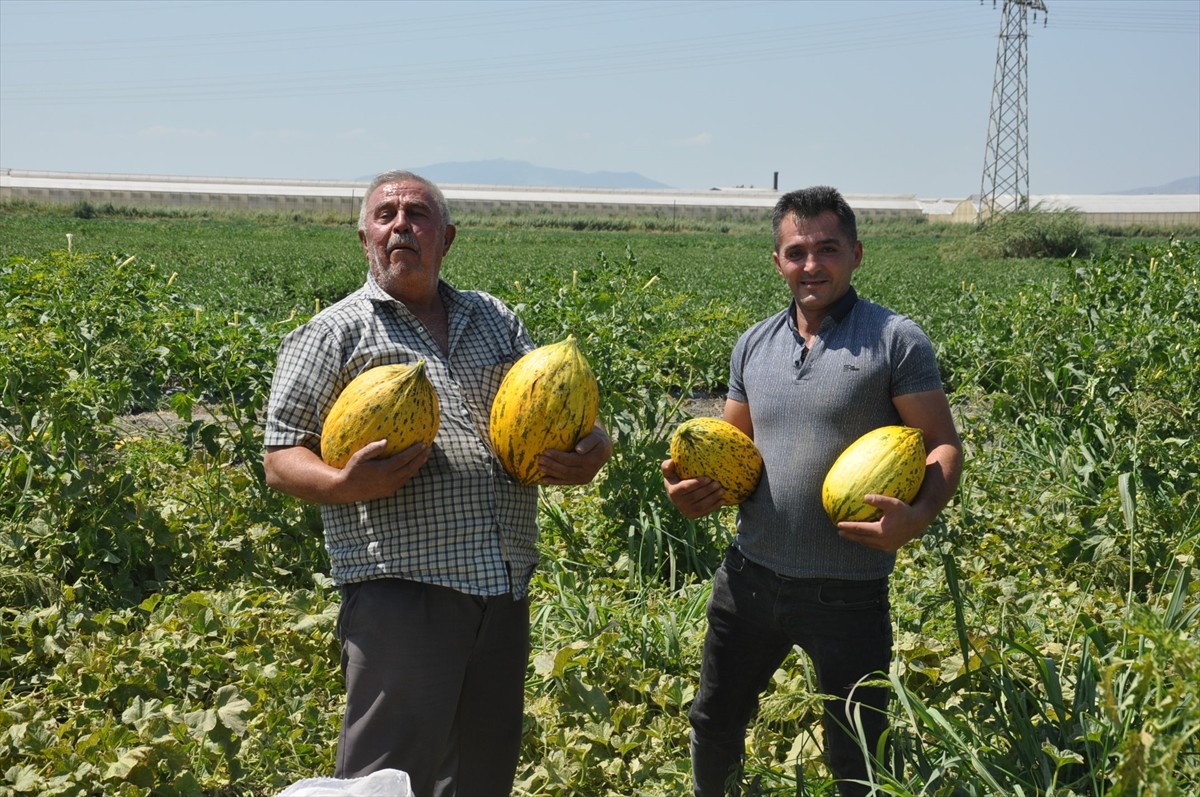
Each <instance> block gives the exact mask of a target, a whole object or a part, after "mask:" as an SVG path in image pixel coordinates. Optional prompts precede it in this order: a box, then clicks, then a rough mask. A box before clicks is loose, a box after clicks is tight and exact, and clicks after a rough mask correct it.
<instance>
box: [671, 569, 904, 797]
mask: <svg viewBox="0 0 1200 797" xmlns="http://www.w3.org/2000/svg"><path fill="white" fill-rule="evenodd" d="M793 645H799V646H800V648H801V649H802V650H804V651H805V652H806V653H808V655H809V657H810V658H811V659H812V663H813V668H814V669H815V670H816V673H817V679H818V681H819V686H820V689H821V692H822V693H823V694H826V695H830V696H832V697H831V698H830V699H828V700H826V702H825V711H824V716H823V723H822V724H823V727H824V731H825V756H826V759H827V761H828V762H829V768H830V769H831V770H832V771H833V775H834V777H835V778H837V779H838V780H839V782H838V790H839V792H840V794H841V795H842V797H850V795H859V794H866V793H867V791H868V788H867V787H866V786H864V785H863V782H864V781H865V779H866V777H867V765H866V761H865V759H864V755H863V752H862V750H861V749H860V747H859V742H858V739H857V735H858V733H859V730H858V727H861V732H862V734H863V735H864V736H865V738H866V740H867V743H868V744H869V745H870V746H871V748H872V749H873V748H874V746H875V745H876V744H877V742H878V740H879V738H880V736H881V735H882V733H883V731H884V729H885V728H886V727H887V717H886V714H885V713H884V712H885V709H886V708H887V698H888V693H887V690H886V689H883V688H880V687H864V686H861V685H859V683H858V682H859V680H860V679H862V678H864V677H866V676H870V675H873V674H876V673H886V672H887V671H888V667H889V665H890V662H891V656H892V626H891V606H890V604H889V601H888V582H887V579H886V578H885V579H877V580H871V581H847V580H843V579H793V578H785V577H782V576H779V575H778V574H776V573H774V572H772V571H771V570H769V569H767V568H765V567H762V566H761V565H757V564H755V563H753V562H751V561H749V560H748V559H746V558H745V557H744V556H743V555H742V554H741V552H740V551H738V550H737V549H736V548H730V550H729V551H728V552H727V553H726V555H725V561H724V563H723V564H722V565H721V567H720V568H718V569H717V573H716V576H715V577H714V582H713V591H712V598H711V599H710V600H709V604H708V631H707V633H706V635H705V639H704V653H703V658H702V660H701V665H700V688H699V690H698V691H697V693H696V699H695V701H693V703H692V708H691V710H690V712H689V718H690V720H691V724H692V739H691V743H692V771H693V782H694V790H695V795H696V797H724V795H726V794H739V793H740V789H739V788H738V786H737V781H738V780H739V779H740V776H741V764H742V758H743V754H744V752H745V744H746V741H745V739H746V727H747V725H748V724H749V722H750V720H751V719H752V718H753V716H754V714H755V712H756V711H757V709H758V701H759V695H760V694H761V693H762V692H763V691H764V690H765V689H766V688H767V686H768V685H769V683H770V680H771V676H772V674H774V672H775V670H776V669H778V668H779V665H780V664H782V663H783V660H784V659H785V658H786V657H787V655H788V654H789V653H791V650H792V646H793ZM856 726H857V727H856Z"/></svg>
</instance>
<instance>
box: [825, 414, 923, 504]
mask: <svg viewBox="0 0 1200 797" xmlns="http://www.w3.org/2000/svg"><path fill="white" fill-rule="evenodd" d="M924 480H925V439H924V435H922V434H921V430H920V429H915V428H913V427H911V426H881V427H879V428H878V429H873V430H871V431H869V432H867V433H866V434H864V435H863V436H862V437H860V438H858V439H857V440H855V441H854V442H853V443H851V444H850V445H849V446H848V447H847V448H846V450H845V451H843V452H842V453H841V455H840V456H839V457H838V458H837V459H836V460H835V461H834V463H833V466H832V467H831V468H830V469H829V473H828V474H826V476H825V482H824V484H823V485H822V487H821V503H822V504H823V505H824V507H825V512H826V513H827V514H828V515H829V519H830V520H832V521H833V522H834V523H840V522H842V521H844V520H854V521H860V520H865V521H871V520H877V519H879V517H880V516H881V515H882V514H883V513H882V512H881V511H880V510H879V509H877V508H875V507H873V506H871V505H870V504H868V503H866V502H865V501H863V496H865V495H867V494H868V493H875V494H876V495H889V496H892V497H893V498H899V499H900V500H901V501H903V502H904V503H906V504H907V503H911V502H912V500H913V499H914V498H916V496H917V492H918V491H919V490H920V489H921V482H922V481H924Z"/></svg>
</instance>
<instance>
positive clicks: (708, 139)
mask: <svg viewBox="0 0 1200 797" xmlns="http://www.w3.org/2000/svg"><path fill="white" fill-rule="evenodd" d="M712 141H713V134H712V133H697V134H696V135H694V136H691V137H689V138H684V139H681V140H680V141H679V143H680V144H682V145H684V146H685V147H706V146H708V145H709V144H711V143H712Z"/></svg>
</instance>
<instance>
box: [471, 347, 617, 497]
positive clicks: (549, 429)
mask: <svg viewBox="0 0 1200 797" xmlns="http://www.w3.org/2000/svg"><path fill="white" fill-rule="evenodd" d="M599 411H600V386H599V384H598V383H597V382H596V376H595V374H594V373H593V372H592V368H591V366H590V365H588V362H587V360H586V359H585V358H584V356H583V353H582V352H580V351H579V346H578V345H577V344H576V342H575V336H574V335H568V336H567V338H566V340H563V341H560V342H558V343H551V344H548V345H546V346H542V347H540V348H537V349H534V350H533V351H531V352H529V353H528V354H526V355H525V356H524V357H522V358H521V359H519V360H517V361H516V363H514V364H513V367H512V368H510V369H509V371H508V373H507V374H505V375H504V379H503V381H501V383H500V389H499V390H497V391H496V397H495V399H494V400H493V401H492V411H491V418H490V423H489V432H490V437H491V443H492V450H493V451H494V452H495V453H496V457H497V458H498V459H499V460H500V463H501V464H502V465H504V469H505V470H507V471H508V473H509V474H510V475H511V476H512V477H513V478H514V479H516V480H517V481H519V482H521V483H522V484H537V483H539V482H540V481H541V479H542V475H541V472H540V471H539V470H538V457H540V456H541V455H542V452H543V451H545V450H547V449H550V448H553V449H557V450H559V451H570V450H571V449H572V448H574V447H575V444H576V443H578V442H579V440H580V438H582V437H584V436H585V435H587V434H588V432H590V431H591V430H592V426H593V425H594V424H595V423H596V416H597V414H598V413H599Z"/></svg>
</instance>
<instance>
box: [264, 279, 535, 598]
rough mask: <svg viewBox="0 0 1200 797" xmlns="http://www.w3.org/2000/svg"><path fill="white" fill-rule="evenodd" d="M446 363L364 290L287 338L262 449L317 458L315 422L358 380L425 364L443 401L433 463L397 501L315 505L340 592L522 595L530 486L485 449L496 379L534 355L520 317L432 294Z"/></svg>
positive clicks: (479, 302) (494, 305)
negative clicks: (387, 581) (371, 583)
mask: <svg viewBox="0 0 1200 797" xmlns="http://www.w3.org/2000/svg"><path fill="white" fill-rule="evenodd" d="M439 290H440V293H441V297H442V300H443V301H444V302H445V305H446V309H447V313H448V316H449V331H450V346H449V354H448V355H446V354H443V353H442V351H441V349H440V348H439V346H438V345H437V344H436V343H435V342H434V340H433V339H432V337H430V335H429V334H428V332H427V331H426V330H425V327H424V326H423V325H422V324H421V323H420V322H419V321H417V319H416V318H415V317H414V316H413V315H412V314H411V313H410V312H409V311H408V309H407V308H406V307H405V306H404V305H403V304H402V303H400V302H398V301H396V300H395V299H393V298H391V297H390V296H389V295H388V294H386V293H385V292H384V291H383V290H382V289H381V288H379V286H378V285H376V284H375V282H374V281H373V280H371V279H370V278H368V280H367V284H366V285H364V286H363V287H362V288H360V289H359V290H357V291H355V292H354V293H352V294H350V295H349V296H347V297H346V298H345V299H343V300H341V301H340V302H338V303H337V304H334V305H332V306H330V307H329V308H327V309H326V310H324V311H323V312H321V313H319V314H318V315H317V316H315V317H314V318H313V319H312V320H310V321H309V322H308V323H306V324H304V325H303V326H301V327H299V328H297V329H296V330H294V331H292V332H291V333H290V334H289V335H288V336H287V337H286V338H284V340H283V343H282V345H281V346H280V351H279V360H278V364H277V366H276V371H275V375H274V379H273V382H272V385H271V398H270V403H269V406H268V409H267V423H266V434H265V444H266V445H268V446H294V445H303V446H306V447H308V448H309V449H311V450H312V451H314V452H318V453H319V452H320V438H321V422H322V419H324V417H325V415H326V414H327V413H328V412H329V408H330V407H331V406H332V405H333V402H334V400H335V399H336V398H337V397H338V395H339V394H340V393H341V391H342V389H343V388H344V387H345V386H346V385H347V384H348V383H349V382H350V380H351V379H353V378H354V377H355V376H357V375H358V374H360V373H361V372H363V371H364V370H366V369H367V368H372V367H374V366H378V365H391V364H394V363H414V362H416V361H417V360H418V359H421V358H424V359H425V361H426V370H427V372H428V374H429V378H430V380H431V381H432V382H433V385H434V387H435V388H436V389H437V393H438V397H439V399H440V402H441V416H442V421H441V427H440V428H439V430H438V434H437V438H436V440H434V446H433V453H432V456H431V457H430V459H429V461H428V462H426V463H425V465H424V466H423V467H422V468H421V470H420V472H419V473H418V474H417V475H416V477H414V478H413V480H412V481H410V482H409V483H408V484H406V485H405V486H404V487H402V488H401V489H400V490H399V491H398V492H397V493H396V494H395V495H392V496H390V497H388V498H383V499H379V500H375V501H367V502H361V503H356V504H333V505H323V506H322V507H321V517H322V520H323V521H324V526H325V542H326V546H327V548H328V550H329V557H330V560H331V562H332V566H333V572H332V576H333V579H334V580H335V581H336V582H338V583H350V582H355V581H366V580H369V579H374V578H384V577H396V578H406V579H412V580H415V581H421V582H425V583H430V584H438V585H441V586H446V587H450V588H452V589H456V590H459V591H461V592H466V593H470V594H473V595H499V594H503V593H505V592H509V591H511V592H513V593H514V595H516V596H522V595H524V594H525V592H526V589H527V587H528V583H529V578H530V576H531V575H532V573H533V569H534V566H535V565H536V564H537V559H538V555H537V547H536V538H537V488H536V487H527V486H523V485H520V484H518V483H517V482H515V481H514V480H513V479H512V478H511V477H509V476H508V474H506V473H505V472H504V469H503V467H501V465H500V464H499V462H498V461H497V460H496V458H495V457H494V456H493V455H492V453H491V451H490V449H489V448H488V445H487V443H486V442H485V441H486V440H487V439H488V435H487V424H488V418H489V414H490V408H491V405H492V398H493V396H495V393H496V390H497V388H498V387H499V386H500V380H501V379H502V378H503V377H504V374H505V373H506V372H507V371H508V369H509V368H510V367H511V366H512V364H513V362H515V361H516V360H517V359H519V358H520V357H521V355H523V354H525V353H526V352H528V351H530V350H532V349H533V348H534V346H533V342H532V341H531V339H530V337H529V333H528V332H527V331H526V330H525V328H524V326H523V325H522V323H521V321H520V320H519V319H518V318H517V316H516V315H515V314H514V313H513V312H512V311H511V310H509V309H508V308H507V307H505V306H504V304H503V303H501V302H500V301H499V300H498V299H496V298H495V297H493V296H490V295H488V294H485V293H480V292H473V291H457V290H455V289H453V288H451V287H450V286H449V285H447V284H446V283H444V282H443V283H441V285H440V286H439Z"/></svg>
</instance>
